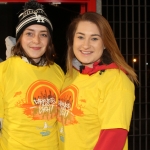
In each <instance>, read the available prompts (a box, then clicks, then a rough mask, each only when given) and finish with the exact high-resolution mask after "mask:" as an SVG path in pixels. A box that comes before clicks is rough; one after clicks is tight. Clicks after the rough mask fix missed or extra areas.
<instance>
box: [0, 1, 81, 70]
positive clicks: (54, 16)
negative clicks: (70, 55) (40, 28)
mask: <svg viewBox="0 0 150 150" xmlns="http://www.w3.org/2000/svg"><path fill="white" fill-rule="evenodd" d="M43 5H44V9H45V12H46V13H47V15H48V16H49V18H50V20H51V22H52V25H53V43H54V46H55V50H56V53H57V56H58V59H57V60H56V63H58V64H59V65H60V66H61V67H62V68H63V69H65V68H64V66H65V57H66V49H67V45H66V31H67V27H68V25H69V23H70V21H71V20H72V19H73V18H74V17H75V16H77V15H78V14H79V13H80V5H79V4H69V3H67V4H60V5H57V6H54V5H51V4H48V3H43ZM23 6H24V3H7V4H1V5H0V20H1V23H0V58H2V59H3V60H5V58H6V55H5V51H6V46H5V38H6V37H7V36H13V37H15V27H16V24H17V22H18V14H19V13H20V10H21V9H22V8H23Z"/></svg>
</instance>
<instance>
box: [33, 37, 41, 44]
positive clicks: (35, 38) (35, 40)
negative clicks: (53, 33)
mask: <svg viewBox="0 0 150 150" xmlns="http://www.w3.org/2000/svg"><path fill="white" fill-rule="evenodd" d="M33 42H34V43H35V44H38V43H39V42H40V38H39V36H38V35H34V37H33Z"/></svg>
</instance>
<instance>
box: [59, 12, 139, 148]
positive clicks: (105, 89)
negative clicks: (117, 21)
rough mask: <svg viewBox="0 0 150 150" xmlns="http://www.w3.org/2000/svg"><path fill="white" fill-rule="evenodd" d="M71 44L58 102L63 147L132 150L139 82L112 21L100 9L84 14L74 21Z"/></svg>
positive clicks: (68, 36) (69, 38)
mask: <svg viewBox="0 0 150 150" xmlns="http://www.w3.org/2000/svg"><path fill="white" fill-rule="evenodd" d="M67 42H68V52H67V74H66V78H65V82H64V84H63V89H62V91H61V95H60V97H59V101H58V121H59V131H60V132H59V136H60V147H61V150H93V149H94V150H127V149H128V148H127V135H128V131H129V127H130V121H131V116H132V110H133V104H134V100H135V95H134V90H135V88H134V82H135V83H138V80H137V75H136V73H135V72H134V70H133V68H131V67H130V66H129V65H128V64H127V63H126V62H125V60H124V57H123V56H122V54H121V52H120V50H119V48H118V45H117V42H116V40H115V37H114V34H113V31H112V29H111V27H110V25H109V23H108V21H107V20H106V19H105V18H104V17H103V16H102V15H100V14H98V13H95V12H86V13H84V14H81V15H79V16H78V17H77V18H75V19H74V20H73V21H72V22H71V24H70V25H69V28H68V32H67ZM68 99H69V100H70V102H71V104H68V103H67V101H68Z"/></svg>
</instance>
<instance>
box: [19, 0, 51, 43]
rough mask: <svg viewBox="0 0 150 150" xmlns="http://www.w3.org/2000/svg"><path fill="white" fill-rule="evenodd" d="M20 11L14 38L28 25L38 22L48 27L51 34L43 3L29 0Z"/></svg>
mask: <svg viewBox="0 0 150 150" xmlns="http://www.w3.org/2000/svg"><path fill="white" fill-rule="evenodd" d="M23 10H24V12H22V13H21V14H20V15H19V16H18V17H19V22H18V25H17V27H16V40H18V39H19V37H20V35H21V34H22V33H23V31H24V30H25V29H26V28H27V27H28V26H30V25H33V24H39V25H43V26H45V27H47V28H48V30H49V32H50V34H52V30H53V27H52V24H51V22H50V20H49V18H48V17H47V14H46V13H45V12H44V9H43V5H41V4H39V3H38V2H36V1H35V0H30V1H29V2H27V3H25V5H24V7H23Z"/></svg>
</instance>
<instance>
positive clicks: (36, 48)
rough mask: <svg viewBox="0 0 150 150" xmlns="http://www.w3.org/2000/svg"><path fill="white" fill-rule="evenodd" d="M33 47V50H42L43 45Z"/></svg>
mask: <svg viewBox="0 0 150 150" xmlns="http://www.w3.org/2000/svg"><path fill="white" fill-rule="evenodd" d="M31 49H33V50H40V49H41V47H31Z"/></svg>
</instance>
